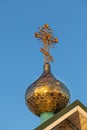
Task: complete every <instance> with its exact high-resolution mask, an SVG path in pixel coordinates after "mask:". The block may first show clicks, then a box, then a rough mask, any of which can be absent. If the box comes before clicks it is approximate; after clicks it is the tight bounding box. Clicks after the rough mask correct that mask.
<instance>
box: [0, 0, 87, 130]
mask: <svg viewBox="0 0 87 130" xmlns="http://www.w3.org/2000/svg"><path fill="white" fill-rule="evenodd" d="M45 23H48V24H49V25H50V27H51V28H52V29H53V31H54V35H55V36H56V37H58V38H59V43H57V44H56V46H55V48H54V49H51V54H52V56H53V57H54V59H55V61H54V63H51V68H52V72H53V74H54V75H55V77H57V78H58V79H59V80H61V81H62V82H63V83H65V85H66V86H67V87H68V88H69V90H70V92H71V101H70V102H71V103H72V102H73V101H75V100H76V99H79V100H80V101H81V102H82V103H83V104H84V105H86V106H87V1H86V0H66V1H65V0H44V1H42V0H0V130H33V129H34V128H36V127H37V126H38V125H39V124H40V123H39V118H38V117H36V116H35V115H33V114H32V113H31V112H30V111H28V109H27V107H26V105H25V97H24V95H25V91H26V89H27V87H28V86H29V85H30V84H31V83H32V82H34V81H35V80H36V79H37V78H38V77H39V76H40V74H41V73H42V68H43V55H42V54H41V53H40V51H39V50H40V47H41V44H42V43H39V42H38V41H37V39H36V38H35V37H34V32H35V31H37V28H38V27H39V26H42V25H43V24H45Z"/></svg>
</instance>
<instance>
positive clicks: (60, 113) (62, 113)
mask: <svg viewBox="0 0 87 130" xmlns="http://www.w3.org/2000/svg"><path fill="white" fill-rule="evenodd" d="M76 106H80V107H81V108H82V109H83V110H84V111H86V112H87V108H86V106H85V105H83V104H82V103H81V102H80V101H79V100H75V101H74V102H73V103H71V104H70V105H69V106H67V107H66V108H64V109H62V110H61V111H60V112H58V113H57V114H55V115H54V116H53V117H52V118H50V119H48V120H47V121H46V122H44V123H43V124H41V125H40V126H38V127H37V128H35V129H34V130H42V129H44V128H46V127H47V126H48V125H50V124H51V123H52V122H54V121H56V120H57V119H59V118H60V117H61V116H63V115H64V114H66V113H67V112H69V111H70V110H72V109H73V108H74V107H76Z"/></svg>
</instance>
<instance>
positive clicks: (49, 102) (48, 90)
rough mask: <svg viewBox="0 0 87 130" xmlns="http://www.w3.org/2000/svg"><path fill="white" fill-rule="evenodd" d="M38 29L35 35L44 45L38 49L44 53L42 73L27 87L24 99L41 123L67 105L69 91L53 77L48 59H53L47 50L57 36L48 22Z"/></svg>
mask: <svg viewBox="0 0 87 130" xmlns="http://www.w3.org/2000/svg"><path fill="white" fill-rule="evenodd" d="M38 29H39V31H38V32H35V37H36V38H38V39H39V40H40V41H42V42H43V47H44V48H43V47H41V49H40V51H41V52H42V53H43V54H44V66H43V73H42V75H41V76H40V77H39V78H38V79H37V80H36V81H35V82H34V83H32V84H31V85H30V86H29V87H28V88H27V90H26V94H25V100H26V104H27V107H28V108H29V110H30V111H31V112H32V113H34V114H35V115H37V116H40V119H41V123H43V122H44V121H46V120H48V119H49V118H50V117H52V116H53V115H54V114H55V113H57V112H59V111H60V110H61V109H63V108H64V107H66V106H67V104H68V102H69V99H70V92H69V90H68V89H67V87H66V86H65V85H64V84H63V83H62V82H61V81H59V80H57V79H56V78H55V77H54V75H53V74H52V73H51V68H50V64H49V62H50V61H52V62H53V61H54V59H53V57H52V56H51V55H50V52H49V50H50V48H52V47H54V45H55V44H56V43H57V42H58V38H55V37H54V35H53V33H52V30H51V29H50V28H49V25H48V24H45V25H44V26H43V27H39V28H38Z"/></svg>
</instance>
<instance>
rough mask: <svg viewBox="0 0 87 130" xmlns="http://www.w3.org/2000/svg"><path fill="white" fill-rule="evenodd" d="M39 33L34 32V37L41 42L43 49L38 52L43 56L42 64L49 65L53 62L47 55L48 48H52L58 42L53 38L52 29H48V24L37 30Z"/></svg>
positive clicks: (48, 54)
mask: <svg viewBox="0 0 87 130" xmlns="http://www.w3.org/2000/svg"><path fill="white" fill-rule="evenodd" d="M38 29H39V31H38V32H35V37H36V38H38V39H39V40H40V41H42V42H43V45H44V48H41V49H40V51H41V52H42V53H43V54H44V62H45V63H49V62H50V61H53V57H52V56H51V55H50V53H49V47H54V45H55V43H57V42H58V38H54V35H53V32H52V29H50V27H49V25H48V24H45V25H44V26H42V27H39V28H38Z"/></svg>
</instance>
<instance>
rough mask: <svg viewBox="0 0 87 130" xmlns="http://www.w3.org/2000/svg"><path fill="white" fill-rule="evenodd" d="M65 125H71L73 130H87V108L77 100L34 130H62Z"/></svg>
mask: <svg viewBox="0 0 87 130" xmlns="http://www.w3.org/2000/svg"><path fill="white" fill-rule="evenodd" d="M64 124H69V125H70V126H71V127H72V129H71V130H73V129H74V128H75V129H76V130H87V107H86V106H84V105H83V104H82V103H81V102H80V101H79V100H76V101H75V102H73V103H72V104H70V105H69V106H67V107H66V108H64V109H63V110H61V111H60V112H58V113H57V114H55V115H54V116H53V117H52V118H50V119H49V120H47V121H46V122H44V123H43V124H41V125H40V126H39V127H37V128H36V129H34V130H60V126H61V125H62V126H63V125H64ZM67 130H68V129H67Z"/></svg>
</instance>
